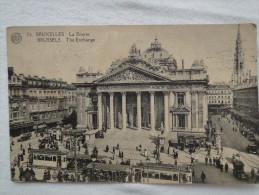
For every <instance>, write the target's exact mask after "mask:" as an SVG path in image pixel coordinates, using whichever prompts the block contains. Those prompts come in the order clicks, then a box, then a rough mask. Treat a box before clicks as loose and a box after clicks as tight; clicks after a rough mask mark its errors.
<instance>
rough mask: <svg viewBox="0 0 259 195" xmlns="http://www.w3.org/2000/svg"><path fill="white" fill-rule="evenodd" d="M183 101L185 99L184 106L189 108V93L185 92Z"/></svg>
mask: <svg viewBox="0 0 259 195" xmlns="http://www.w3.org/2000/svg"><path fill="white" fill-rule="evenodd" d="M184 99H185V105H186V106H188V107H189V108H191V101H192V99H191V93H190V91H187V92H186V93H185V98H184Z"/></svg>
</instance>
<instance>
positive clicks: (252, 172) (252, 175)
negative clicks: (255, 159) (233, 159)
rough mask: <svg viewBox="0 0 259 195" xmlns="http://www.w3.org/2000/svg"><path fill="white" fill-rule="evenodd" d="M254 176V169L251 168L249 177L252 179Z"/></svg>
mask: <svg viewBox="0 0 259 195" xmlns="http://www.w3.org/2000/svg"><path fill="white" fill-rule="evenodd" d="M254 177H255V170H254V168H252V169H251V178H252V179H254Z"/></svg>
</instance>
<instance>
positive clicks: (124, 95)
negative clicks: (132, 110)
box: [121, 92, 127, 130]
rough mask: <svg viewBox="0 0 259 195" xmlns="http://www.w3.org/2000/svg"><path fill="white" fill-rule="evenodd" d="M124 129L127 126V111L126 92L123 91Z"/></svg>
mask: <svg viewBox="0 0 259 195" xmlns="http://www.w3.org/2000/svg"><path fill="white" fill-rule="evenodd" d="M121 95H122V96H121V97H122V129H123V130H125V129H126V128H127V113H126V92H122V94H121Z"/></svg>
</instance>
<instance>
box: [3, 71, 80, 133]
mask: <svg viewBox="0 0 259 195" xmlns="http://www.w3.org/2000/svg"><path fill="white" fill-rule="evenodd" d="M8 82H9V107H10V108H9V110H10V116H9V117H10V132H11V135H14V136H15V135H19V134H20V133H22V132H28V131H32V130H33V129H38V128H43V127H46V126H47V125H50V126H51V125H55V124H56V123H58V122H61V121H62V119H63V117H64V115H65V114H66V113H67V112H68V109H69V107H75V105H76V88H75V87H74V86H73V85H70V84H68V83H66V82H64V81H63V80H62V79H58V80H57V79H47V78H45V77H38V76H30V75H28V76H24V75H23V74H19V75H17V74H16V73H15V72H14V69H13V68H12V67H9V68H8Z"/></svg>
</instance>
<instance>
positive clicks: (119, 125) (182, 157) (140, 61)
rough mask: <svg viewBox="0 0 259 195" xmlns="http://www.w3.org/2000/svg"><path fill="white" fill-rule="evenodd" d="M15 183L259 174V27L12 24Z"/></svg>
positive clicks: (209, 180)
mask: <svg viewBox="0 0 259 195" xmlns="http://www.w3.org/2000/svg"><path fill="white" fill-rule="evenodd" d="M6 36H7V60H8V64H7V66H8V87H9V94H8V99H9V133H10V178H11V180H12V181H14V182H50V183H81V184H91V183H143V184H201V185H206V184H207V185H208V184H217V185H229V184H230V185H232V184H233V185H241V184H255V183H258V182H259V150H258V149H259V109H258V80H257V37H256V36H257V27H256V25H255V24H221V25H216V24H214V25H205V24H204V25H107V26H101V25H100V26H98V25H96V26H20V27H8V28H7V32H6Z"/></svg>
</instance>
